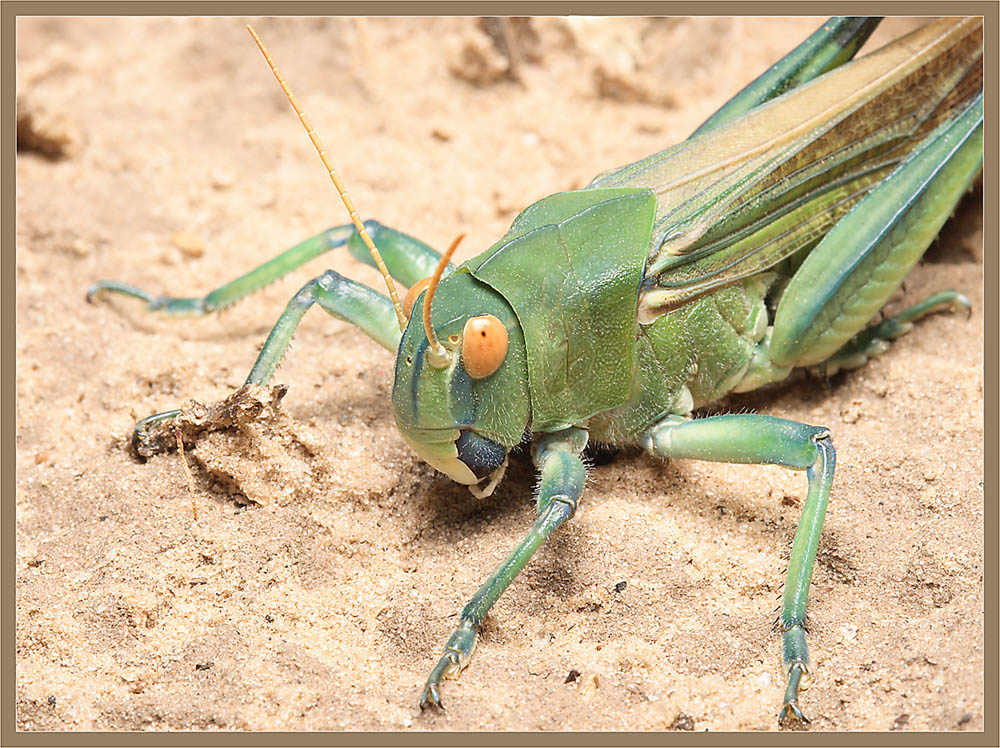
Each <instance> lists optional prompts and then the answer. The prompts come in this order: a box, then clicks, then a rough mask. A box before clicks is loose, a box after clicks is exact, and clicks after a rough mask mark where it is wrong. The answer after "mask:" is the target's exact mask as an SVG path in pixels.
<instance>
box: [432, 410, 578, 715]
mask: <svg viewBox="0 0 1000 748" xmlns="http://www.w3.org/2000/svg"><path fill="white" fill-rule="evenodd" d="M586 444H587V432H586V431H582V430H580V429H567V430H565V431H560V432H558V433H555V434H549V435H545V436H544V437H542V439H541V440H539V442H538V443H537V444H536V445H535V447H534V448H533V450H532V451H533V453H534V459H535V464H536V465H537V466H538V468H539V470H540V472H541V481H540V484H539V489H538V499H537V504H536V509H537V510H538V519H536V520H535V524H534V525H533V526H532V528H531V532H529V533H528V534H527V536H526V537H525V538H524V540H522V541H521V542H520V543H518V545H517V547H516V548H514V550H513V551H511V553H510V555H509V556H507V558H506V559H504V561H503V563H501V564H500V566H498V567H497V569H496V571H494V572H493V573H492V574H491V575H490V577H489V579H487V580H486V581H485V582H484V583H483V585H482V587H480V588H479V590H478V591H477V592H476V594H475V595H473V596H472V599H471V600H469V602H468V604H467V605H466V606H465V607H464V608H463V609H462V615H461V618H460V619H459V624H458V628H457V629H455V632H454V633H453V634H452V635H451V638H449V639H448V643H447V644H445V647H444V654H443V655H442V657H441V659H440V660H439V661H438V664H437V665H436V666H435V667H434V669H433V670H432V671H431V674H430V676H429V677H428V678H427V683H426V685H425V686H424V692H423V695H422V696H421V697H420V708H421V709H424V708H426V707H427V706H431V705H433V706H437V707H440V708H442V709H443V708H444V705H443V704H442V703H441V694H440V686H441V681H442V680H444V679H446V678H457V677H458V674H459V673H460V672H461V671H462V670H463V669H464V668H465V666H466V665H468V664H469V659H470V658H471V657H472V651H473V650H474V649H475V647H476V636H477V634H478V633H479V627H480V625H481V624H482V622H483V619H484V618H485V617H486V614H487V613H488V612H489V610H490V608H492V607H493V603H495V602H496V601H497V599H498V598H499V597H500V595H502V594H503V592H504V590H506V589H507V587H508V586H509V585H510V583H511V582H512V581H514V577H516V576H517V575H518V574H519V573H520V572H521V569H523V568H524V567H525V565H526V564H527V563H528V561H529V560H530V559H531V557H532V556H533V555H534V553H535V551H536V550H538V547H539V546H540V545H541V544H542V543H544V542H545V540H546V539H547V538H548V537H549V536H550V535H551V534H552V533H553V532H555V530H556V528H558V527H559V526H560V525H561V524H562V523H563V522H565V521H566V520H568V519H569V518H570V517H572V516H573V513H574V512H575V511H576V505H577V502H578V501H579V499H580V494H581V493H582V492H583V484H584V482H585V481H586V473H585V471H584V469H583V462H582V461H581V460H580V453H581V452H582V451H583V448H584V447H585V446H586Z"/></svg>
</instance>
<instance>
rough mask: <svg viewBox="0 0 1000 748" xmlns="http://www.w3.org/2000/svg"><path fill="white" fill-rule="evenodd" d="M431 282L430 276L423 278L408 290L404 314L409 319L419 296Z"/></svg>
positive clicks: (404, 303)
mask: <svg viewBox="0 0 1000 748" xmlns="http://www.w3.org/2000/svg"><path fill="white" fill-rule="evenodd" d="M430 283H431V278H430V276H427V277H426V278H422V279H420V280H418V281H417V282H416V283H414V284H413V288H411V289H410V290H409V291H407V292H406V298H404V299H403V316H404V317H406V318H407V319H409V318H410V312H412V311H413V305H414V304H415V303H417V297H418V296H419V295H420V294H421V292H423V290H424V289H425V288H427V286H429V285H430Z"/></svg>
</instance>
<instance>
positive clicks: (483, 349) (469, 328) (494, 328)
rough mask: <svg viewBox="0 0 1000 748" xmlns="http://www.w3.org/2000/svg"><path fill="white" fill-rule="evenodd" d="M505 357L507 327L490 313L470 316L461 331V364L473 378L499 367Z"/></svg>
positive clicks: (483, 375)
mask: <svg viewBox="0 0 1000 748" xmlns="http://www.w3.org/2000/svg"><path fill="white" fill-rule="evenodd" d="M506 357H507V328H506V327H505V326H504V324H503V322H501V321H500V320H499V319H497V318H496V317H494V316H493V315H492V314H481V315H479V316H478V317H470V318H469V319H468V320H467V321H466V323H465V329H464V330H463V332H462V365H463V366H464V367H465V371H466V373H467V374H468V375H469V376H470V377H472V378H473V379H483V378H484V377H488V376H489V375H490V374H492V373H493V372H495V371H496V370H497V369H499V368H500V364H502V363H503V360H504V358H506Z"/></svg>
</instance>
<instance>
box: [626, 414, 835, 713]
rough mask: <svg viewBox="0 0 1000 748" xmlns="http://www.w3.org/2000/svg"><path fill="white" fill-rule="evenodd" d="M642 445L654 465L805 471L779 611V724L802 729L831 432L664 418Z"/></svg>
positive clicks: (754, 421) (723, 419) (748, 419)
mask: <svg viewBox="0 0 1000 748" xmlns="http://www.w3.org/2000/svg"><path fill="white" fill-rule="evenodd" d="M640 443H641V445H642V447H643V448H644V449H645V450H647V451H648V452H650V453H651V454H654V455H656V456H657V457H681V458H690V459H695V460H711V461H712V462H740V463H751V464H758V465H760V464H769V465H783V466H785V467H787V468H792V469H793V470H805V471H806V478H807V479H808V482H809V489H808V493H807V494H806V501H805V504H804V505H803V507H802V517H801V519H800V520H799V529H798V530H797V531H796V533H795V540H794V541H792V555H791V557H790V558H789V561H788V577H787V579H786V581H785V593H784V596H783V597H782V603H781V618H780V621H781V630H782V634H783V639H784V642H783V643H784V657H783V659H784V664H785V670H786V673H787V677H788V684H787V687H786V689H785V701H784V704H783V706H782V708H781V713H780V714H779V715H778V721H779V722H783V721H784V720H785V719H787V718H790V717H793V718H795V719H798V720H800V721H802V722H808V721H809V720H807V719H806V718H805V715H803V714H802V710H801V709H799V703H798V699H799V683H800V681H801V680H802V676H803V675H805V674H806V672H808V669H809V650H808V648H807V647H806V629H805V623H806V598H807V597H808V595H809V582H810V580H811V579H812V572H813V564H814V563H815V561H816V549H817V547H818V546H819V537H820V533H821V532H822V530H823V518H824V517H825V516H826V505H827V501H828V500H829V498H830V486H831V484H832V483H833V468H834V463H835V455H834V450H833V442H832V441H831V440H830V432H829V431H827V430H826V429H825V428H821V427H818V426H807V425H806V424H804V423H797V422H795V421H787V420H785V419H783V418H774V417H772V416H763V415H723V416H714V417H711V418H701V419H698V420H695V421H689V420H686V419H684V418H681V417H679V416H669V417H667V418H666V419H664V420H663V421H661V422H660V423H658V424H657V425H655V426H653V427H652V428H651V429H649V430H648V431H646V432H645V433H644V434H643V435H642V437H641V439H640Z"/></svg>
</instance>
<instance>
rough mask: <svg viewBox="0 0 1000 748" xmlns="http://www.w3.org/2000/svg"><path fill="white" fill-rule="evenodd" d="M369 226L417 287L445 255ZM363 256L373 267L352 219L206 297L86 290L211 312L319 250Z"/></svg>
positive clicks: (111, 287) (391, 263)
mask: <svg viewBox="0 0 1000 748" xmlns="http://www.w3.org/2000/svg"><path fill="white" fill-rule="evenodd" d="M365 228H366V229H367V230H368V233H369V234H370V235H371V237H372V240H373V241H374V242H375V244H376V245H377V246H378V247H379V250H380V252H381V253H382V258H383V259H384V260H385V264H386V268H387V269H388V270H389V274H390V275H391V276H392V277H393V278H395V279H396V280H398V281H399V282H400V283H402V284H403V285H405V286H412V285H413V284H414V283H416V282H417V281H418V280H420V279H421V278H426V277H427V276H429V275H430V274H431V273H433V272H434V268H435V267H436V266H437V263H438V262H439V261H440V259H441V254H440V253H439V252H437V251H436V250H434V249H432V248H431V247H429V246H428V245H426V244H424V243H423V242H422V241H420V240H419V239H415V238H414V237H412V236H409V235H407V234H404V233H402V232H400V231H396V230H395V229H391V228H389V227H388V226H383V225H382V224H381V223H379V222H378V221H365ZM345 245H346V247H347V251H348V252H350V254H351V255H352V256H353V257H355V258H356V259H358V260H361V261H362V262H365V263H367V264H369V265H372V266H373V267H374V265H375V263H374V261H373V260H372V258H371V254H370V253H369V252H368V248H367V247H366V246H365V245H364V242H362V241H361V236H360V235H359V234H358V232H357V229H355V228H354V225H353V224H345V225H343V226H335V227H333V228H331V229H327V230H326V231H323V232H321V233H319V234H316V235H315V236H312V237H310V238H308V239H306V240H305V241H303V242H300V243H299V244H296V245H295V246H294V247H292V248H291V249H288V250H285V251H284V252H282V253H281V254H280V255H278V256H277V257H275V258H274V259H273V260H269V261H268V262H265V263H264V264H263V265H260V266H259V267H256V268H254V269H253V270H251V271H250V272H249V273H246V274H245V275H242V276H240V277H239V278H237V279H236V280H234V281H230V282H229V283H227V284H225V285H224V286H220V287H219V288H217V289H215V290H214V291H212V292H211V293H209V294H207V295H206V296H200V297H176V296H158V295H155V294H151V293H148V292H146V291H143V290H141V289H139V288H135V287H134V286H130V285H127V284H125V283H119V282H118V281H99V282H98V283H95V284H94V285H93V286H91V287H90V288H89V289H88V290H87V300H88V301H91V300H93V299H94V298H97V297H100V296H102V295H104V294H106V293H119V294H123V295H125V296H131V297H132V298H136V299H139V300H140V301H144V302H146V309H147V310H149V311H160V312H163V313H166V314H174V315H200V314H208V313H209V312H214V311H217V310H219V309H223V308H225V307H227V306H229V305H231V304H235V303H236V302H237V301H239V300H240V299H243V298H245V297H246V296H248V295H250V294H251V293H253V292H254V291H258V290H260V289H261V288H263V287H264V286H266V285H268V284H269V283H272V282H274V281H276V280H278V279H279V278H281V277H282V276H284V275H285V274H286V273H289V272H291V271H292V270H295V269H296V268H298V267H300V266H302V265H304V264H305V263H307V262H309V261H310V260H312V259H315V258H316V257H319V256H320V255H322V254H324V253H326V252H329V251H330V250H332V249H337V248H338V247H343V246H345Z"/></svg>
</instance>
